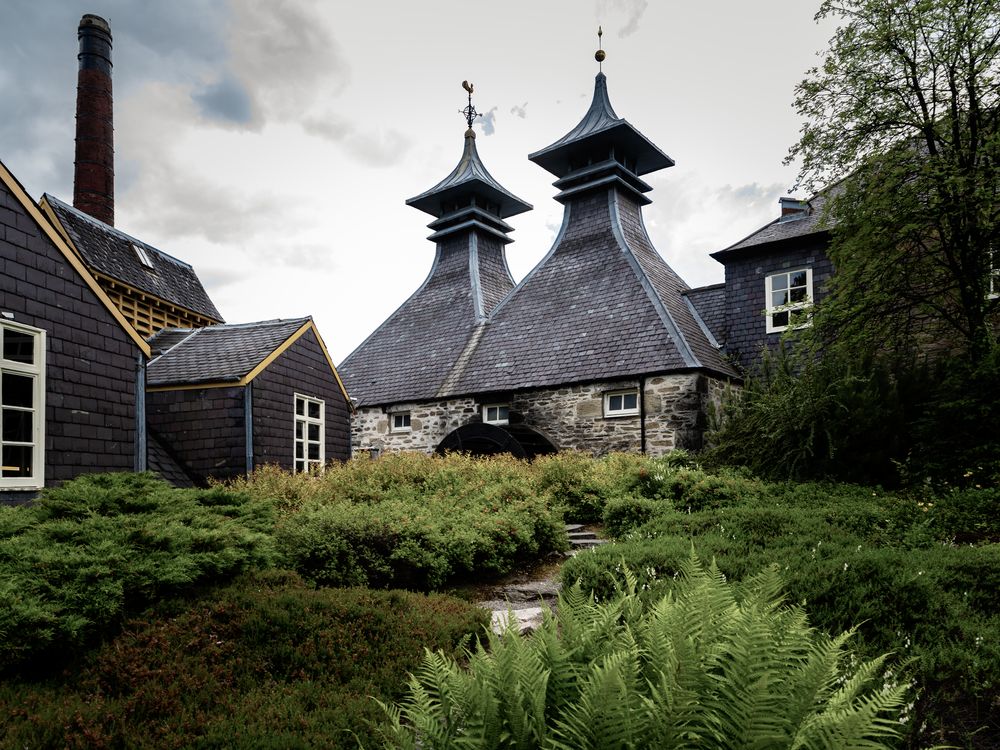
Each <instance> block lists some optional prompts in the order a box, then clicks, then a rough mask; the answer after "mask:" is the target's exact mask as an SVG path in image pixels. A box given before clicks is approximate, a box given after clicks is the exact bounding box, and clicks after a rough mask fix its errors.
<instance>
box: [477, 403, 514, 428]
mask: <svg viewBox="0 0 1000 750" xmlns="http://www.w3.org/2000/svg"><path fill="white" fill-rule="evenodd" d="M509 420H510V406H508V405H507V404H486V405H485V406H483V421H484V422H486V424H507V423H508V421H509Z"/></svg>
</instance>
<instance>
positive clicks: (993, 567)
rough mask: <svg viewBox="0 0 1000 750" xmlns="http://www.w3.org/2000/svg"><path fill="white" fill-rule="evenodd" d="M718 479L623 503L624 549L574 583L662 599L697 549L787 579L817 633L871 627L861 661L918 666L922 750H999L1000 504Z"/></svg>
mask: <svg viewBox="0 0 1000 750" xmlns="http://www.w3.org/2000/svg"><path fill="white" fill-rule="evenodd" d="M711 478H712V477H711V475H703V474H702V473H701V472H697V471H692V470H687V471H683V472H676V473H675V474H674V475H665V476H664V477H663V479H662V481H661V485H662V489H661V490H660V491H659V492H657V493H650V494H651V496H647V497H634V498H622V499H619V500H615V501H612V502H610V503H609V504H608V506H607V509H606V511H605V519H606V528H607V529H608V531H609V532H611V533H612V534H613V535H615V536H616V537H617V539H618V541H617V543H615V544H613V545H605V546H604V547H602V548H600V549H597V550H595V551H593V552H588V553H586V554H581V555H578V556H576V557H575V558H573V559H572V560H570V561H568V562H567V564H566V566H565V567H564V568H563V578H564V580H565V581H567V582H574V581H579V582H580V583H581V584H582V585H583V587H584V589H585V590H586V591H589V592H592V593H595V594H596V595H597V596H599V597H602V598H603V597H607V596H610V595H612V594H613V592H614V586H615V584H614V582H615V580H616V578H617V576H618V575H619V574H618V573H617V572H616V571H618V570H620V569H621V567H622V566H623V565H624V566H627V567H629V568H630V569H632V570H634V571H635V572H636V575H637V576H638V578H639V584H640V588H641V589H642V590H643V596H645V597H647V598H650V599H652V598H655V597H656V596H659V595H661V594H662V593H663V592H664V591H666V590H668V589H669V588H670V586H671V582H672V580H673V576H674V575H675V574H676V572H677V571H678V570H680V569H681V567H682V565H683V564H684V561H685V560H686V558H687V556H688V554H689V550H690V546H691V544H692V542H693V543H694V545H695V546H696V548H697V549H698V551H699V553H700V554H702V555H704V556H706V557H707V556H712V557H713V558H714V559H715V560H716V561H717V564H718V566H719V569H720V570H721V571H722V572H723V573H724V574H725V575H726V576H727V577H729V578H730V579H731V580H741V579H744V578H746V577H749V576H753V575H755V574H756V573H758V572H759V571H760V570H762V569H766V568H767V567H768V566H770V565H777V566H778V568H779V569H780V571H781V574H782V577H783V579H784V580H785V582H786V584H785V585H786V590H787V592H788V596H789V598H790V600H792V601H795V602H801V603H803V605H804V606H805V607H806V609H807V611H808V613H809V617H810V621H811V622H812V623H813V624H814V625H815V626H816V627H818V628H822V629H823V630H825V631H828V632H839V631H841V630H843V629H845V628H848V627H851V626H852V625H853V624H854V623H858V628H857V637H856V648H857V650H858V651H859V653H861V654H863V655H866V656H867V657H872V656H874V655H877V654H881V653H884V652H886V651H894V652H896V653H897V654H899V655H900V656H901V657H903V658H907V659H912V660H913V663H912V667H911V670H910V671H911V673H912V677H913V679H914V680H915V681H916V686H917V690H918V696H917V701H916V706H915V708H914V711H913V717H914V720H913V723H912V724H911V726H910V734H909V736H908V741H909V742H910V743H911V746H912V747H925V746H926V745H927V744H928V741H929V740H934V741H947V742H951V743H955V744H958V745H959V746H962V747H976V748H993V747H996V746H997V743H998V742H1000V723H998V721H997V718H996V709H995V707H996V705H997V704H998V701H1000V615H998V612H1000V544H998V542H1000V490H998V489H980V490H977V489H971V490H964V491H952V492H948V493H945V494H939V495H932V494H930V493H926V494H921V495H915V496H904V495H896V494H884V493H882V492H879V491H873V490H871V489H870V488H865V487H851V486H845V485H835V484H811V485H810V484H799V485H795V484H766V483H763V482H759V481H756V480H751V479H747V478H743V479H740V478H736V477H733V478H730V479H729V480H727V482H724V483H723V482H719V484H718V490H717V491H716V492H714V493H713V492H705V491H704V486H705V483H706V482H709V480H710V479H711ZM716 481H718V478H716ZM741 487H742V488H743V489H741Z"/></svg>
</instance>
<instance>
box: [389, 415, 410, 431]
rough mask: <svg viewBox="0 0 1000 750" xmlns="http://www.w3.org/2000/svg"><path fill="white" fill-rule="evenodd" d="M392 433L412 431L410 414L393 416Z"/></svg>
mask: <svg viewBox="0 0 1000 750" xmlns="http://www.w3.org/2000/svg"><path fill="white" fill-rule="evenodd" d="M392 431H393V432H409V431H410V412H408V411H401V412H399V413H398V414H393V415H392Z"/></svg>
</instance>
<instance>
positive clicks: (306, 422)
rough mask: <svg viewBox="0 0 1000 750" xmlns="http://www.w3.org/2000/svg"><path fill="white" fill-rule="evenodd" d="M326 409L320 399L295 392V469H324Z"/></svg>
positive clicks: (297, 470)
mask: <svg viewBox="0 0 1000 750" xmlns="http://www.w3.org/2000/svg"><path fill="white" fill-rule="evenodd" d="M325 413H326V410H325V409H324V404H323V402H322V401H320V400H319V399H315V398H309V397H308V396H300V395H299V394H297V393H296V394H295V471H296V472H300V471H309V470H310V469H313V468H318V469H320V470H322V469H323V456H324V455H325V454H326V451H325V450H324V448H325V444H326V429H325V428H326V417H325Z"/></svg>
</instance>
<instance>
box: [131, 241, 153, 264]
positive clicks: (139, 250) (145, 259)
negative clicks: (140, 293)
mask: <svg viewBox="0 0 1000 750" xmlns="http://www.w3.org/2000/svg"><path fill="white" fill-rule="evenodd" d="M132 249H133V250H134V251H135V255H136V257H137V258H138V259H139V262H140V263H142V265H144V266H145V267H146V268H152V267H153V261H152V260H151V259H150V257H149V253H148V252H146V248H144V247H143V246H142V245H137V244H135V243H134V242H133V243H132Z"/></svg>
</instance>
